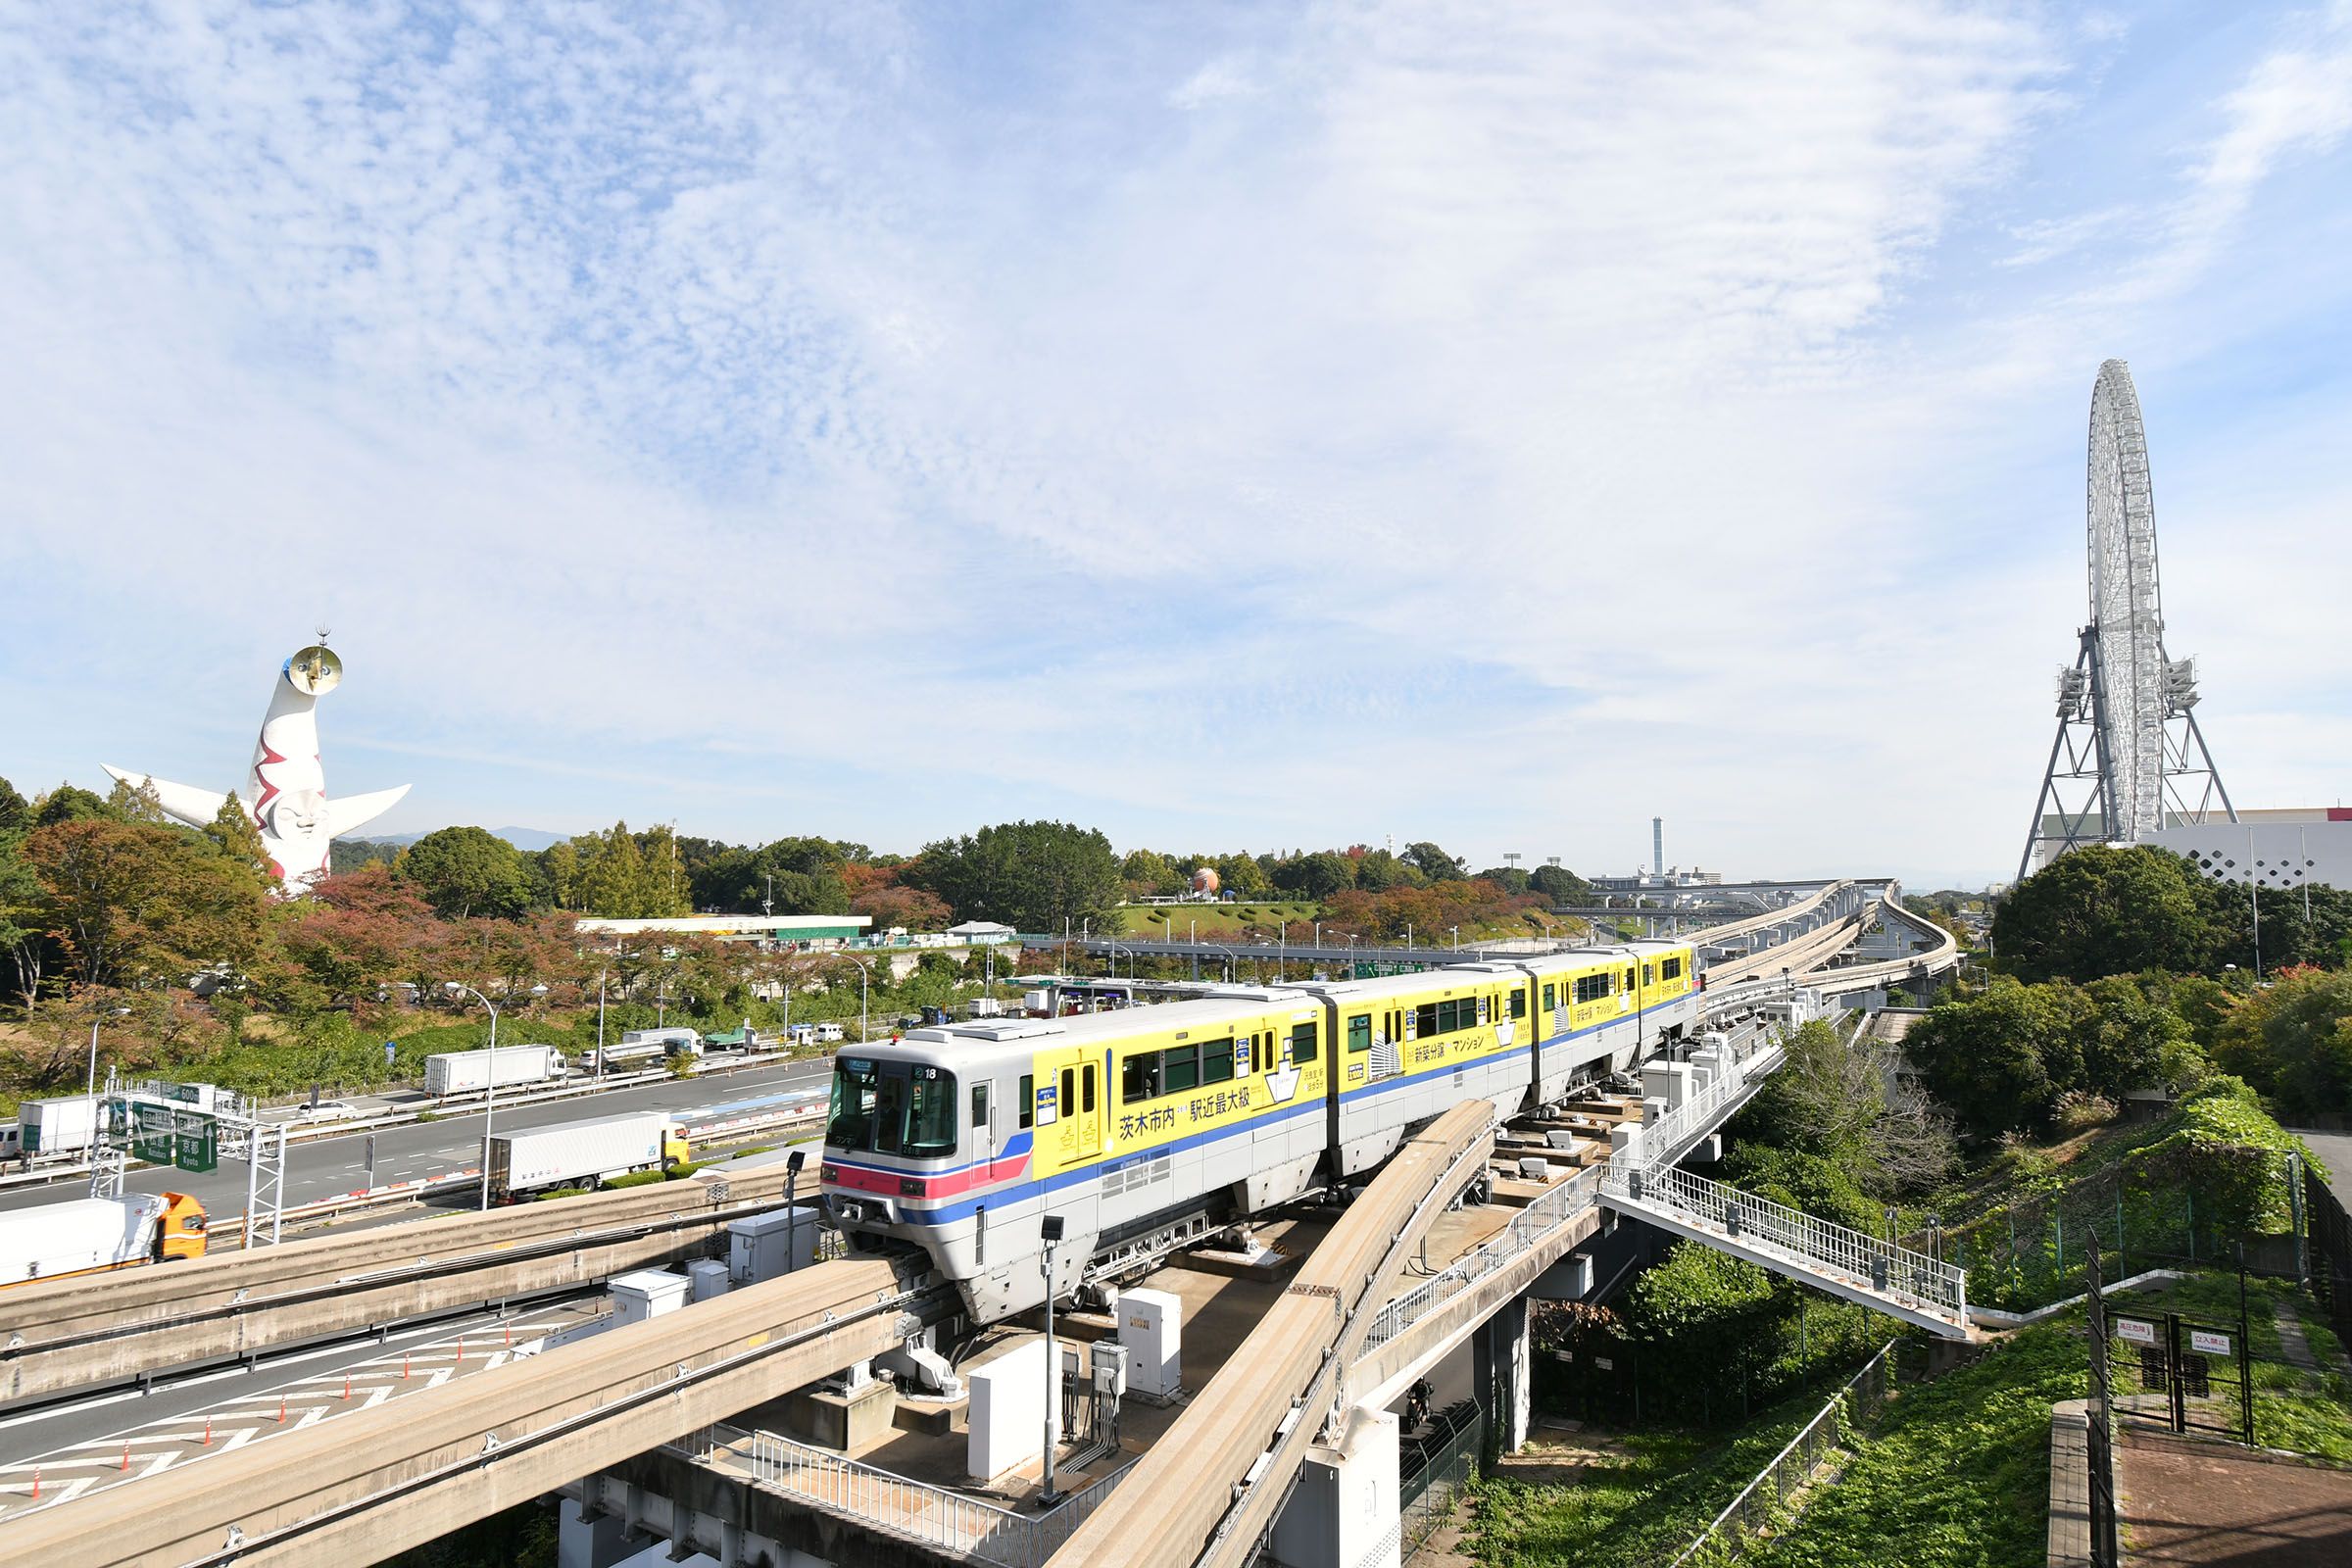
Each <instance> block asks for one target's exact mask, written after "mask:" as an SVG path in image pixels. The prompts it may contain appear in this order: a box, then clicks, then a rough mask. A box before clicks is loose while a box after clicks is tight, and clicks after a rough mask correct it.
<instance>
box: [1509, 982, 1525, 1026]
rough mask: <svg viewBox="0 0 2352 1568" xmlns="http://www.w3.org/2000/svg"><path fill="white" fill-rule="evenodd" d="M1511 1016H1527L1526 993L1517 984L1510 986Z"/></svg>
mask: <svg viewBox="0 0 2352 1568" xmlns="http://www.w3.org/2000/svg"><path fill="white" fill-rule="evenodd" d="M1511 1016H1512V1017H1514V1018H1524V1017H1526V1016H1527V993H1526V992H1524V991H1522V990H1520V989H1519V988H1518V987H1517V986H1513V987H1512V988H1511Z"/></svg>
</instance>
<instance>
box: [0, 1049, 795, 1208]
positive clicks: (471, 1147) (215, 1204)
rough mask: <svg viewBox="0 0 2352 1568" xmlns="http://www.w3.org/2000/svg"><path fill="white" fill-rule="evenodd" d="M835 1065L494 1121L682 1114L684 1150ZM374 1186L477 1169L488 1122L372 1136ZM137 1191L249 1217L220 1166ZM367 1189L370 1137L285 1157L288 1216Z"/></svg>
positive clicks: (517, 1107)
mask: <svg viewBox="0 0 2352 1568" xmlns="http://www.w3.org/2000/svg"><path fill="white" fill-rule="evenodd" d="M832 1072H833V1063H832V1061H831V1059H830V1058H821V1057H820V1058H816V1059H812V1060H808V1061H793V1062H782V1063H779V1064H777V1065H775V1066H773V1067H761V1068H754V1069H752V1070H750V1071H747V1072H737V1073H726V1074H723V1075H718V1076H712V1077H709V1078H685V1079H674V1080H670V1081H668V1082H663V1083H654V1084H648V1085H645V1086H644V1087H642V1088H634V1089H614V1090H611V1091H609V1092H607V1093H605V1094H601V1095H582V1096H577V1097H574V1098H571V1099H567V1100H558V1101H554V1102H549V1103H540V1104H523V1103H516V1104H513V1105H510V1104H507V1103H504V1102H503V1101H502V1102H501V1103H500V1104H499V1105H498V1107H497V1109H496V1110H495V1112H494V1117H495V1124H496V1126H497V1128H498V1129H499V1130H500V1131H502V1132H503V1131H509V1130H512V1129H516V1128H523V1127H546V1126H551V1125H553V1124H555V1123H557V1122H566V1121H580V1120H584V1119H586V1118H588V1117H591V1116H613V1115H618V1114H620V1113H621V1112H623V1111H631V1110H671V1111H676V1112H677V1113H678V1114H679V1116H680V1118H681V1119H683V1120H684V1121H685V1122H686V1134H687V1142H688V1144H689V1145H691V1144H692V1143H693V1141H694V1127H695V1124H696V1123H697V1122H711V1121H723V1120H727V1119H729V1118H732V1117H735V1116H741V1115H753V1114H757V1113H758V1112H759V1111H760V1110H762V1109H768V1108H773V1107H774V1106H775V1105H777V1104H779V1103H783V1102H784V1101H785V1100H787V1099H788V1098H789V1097H791V1096H793V1095H796V1094H805V1093H807V1092H809V1091H816V1090H822V1089H824V1088H825V1086H826V1084H827V1083H828V1082H829V1080H830V1079H831V1077H832ZM374 1137H375V1146H376V1159H375V1185H377V1186H378V1187H387V1186H391V1185H393V1184H394V1183H397V1182H407V1181H416V1180H417V1179H419V1178H424V1177H431V1176H441V1175H447V1174H449V1173H451V1172H454V1171H462V1170H470V1169H476V1168H478V1167H479V1165H480V1163H481V1156H482V1113H481V1111H479V1110H478V1109H477V1110H470V1111H466V1112H457V1113H452V1114H450V1115H448V1116H445V1117H444V1118H442V1119H441V1120H438V1121H429V1122H421V1123H410V1124H408V1125H405V1126H399V1127H386V1128H383V1129H382V1130H380V1131H379V1132H377V1133H376V1134H375V1135H374ZM124 1185H125V1187H126V1188H127V1189H128V1190H130V1191H132V1192H141V1193H160V1192H165V1191H171V1192H175V1193H189V1194H192V1195H194V1196H195V1197H196V1198H198V1199H200V1200H202V1201H203V1203H204V1205H205V1208H206V1211H207V1212H209V1213H210V1214H212V1215H213V1216H214V1217H215V1218H216V1219H231V1218H234V1217H236V1216H237V1215H239V1214H242V1213H243V1212H244V1211H245V1167H244V1165H243V1164H241V1163H239V1162H236V1161H232V1160H228V1159H222V1160H221V1167H220V1169H218V1170H215V1171H211V1172H208V1173H206V1174H204V1175H192V1174H189V1173H187V1172H183V1171H176V1170H163V1169H134V1170H132V1171H131V1172H130V1173H129V1175H128V1177H127V1178H125V1181H124ZM367 1185H368V1135H366V1134H364V1133H351V1134H348V1135H345V1136H342V1137H335V1138H324V1139H319V1140H317V1141H314V1142H311V1143H298V1144H291V1145H288V1146H287V1149H286V1192H285V1202H286V1205H287V1206H288V1207H294V1206H296V1205H298V1204H302V1203H315V1202H320V1201H324V1200H326V1199H330V1198H338V1197H341V1196H342V1195H343V1194H345V1193H351V1192H357V1191H359V1190H360V1189H362V1188H364V1187H366V1186H367ZM88 1192H89V1188H88V1185H87V1182H86V1180H83V1179H75V1180H71V1181H60V1182H55V1183H52V1184H50V1185H47V1186H39V1187H20V1188H17V1189H15V1190H13V1191H10V1192H7V1193H4V1194H0V1211H5V1210H8V1209H17V1208H26V1207H31V1206H34V1205H36V1204H40V1203H48V1202H55V1201H59V1200H61V1199H68V1198H80V1197H84V1196H86V1195H87V1194H88Z"/></svg>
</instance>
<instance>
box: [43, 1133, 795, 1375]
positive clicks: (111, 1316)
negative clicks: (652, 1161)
mask: <svg viewBox="0 0 2352 1568" xmlns="http://www.w3.org/2000/svg"><path fill="white" fill-rule="evenodd" d="M786 1182H787V1177H786V1174H785V1172H784V1170H783V1168H782V1167H780V1166H760V1167H757V1168H754V1169H750V1170H743V1171H737V1172H730V1173H726V1174H723V1175H722V1174H720V1173H719V1172H717V1171H705V1172H702V1173H700V1174H698V1175H697V1176H695V1177H693V1178H691V1179H689V1180H686V1181H674V1182H662V1183H660V1184H658V1185H654V1186H648V1187H637V1188H628V1189H624V1190H622V1191H619V1192H609V1193H593V1194H589V1195H586V1196H584V1197H580V1198H569V1199H559V1200H556V1201H551V1202H545V1203H522V1204H517V1205H515V1207H512V1208H499V1209H492V1210H490V1211H489V1212H488V1213H474V1214H457V1215H451V1216H449V1217H447V1218H444V1219H431V1220H422V1221H418V1222H417V1223H415V1224H408V1225H397V1226H391V1227H388V1228H385V1229H382V1230H372V1231H363V1232H358V1233H356V1234H350V1235H342V1236H321V1237H314V1238H311V1239H309V1240H305V1241H297V1242H287V1243H284V1244H283V1245H280V1246H277V1247H271V1248H265V1249H262V1250H257V1251H251V1252H223V1253H220V1254H217V1255H214V1256H210V1257H203V1258H198V1259H196V1260H194V1261H192V1262H185V1263H172V1264H165V1265H152V1266H149V1267H146V1268H138V1269H125V1270H123V1271H122V1272H120V1273H115V1274H107V1275H99V1276H74V1277H70V1278H66V1279H58V1280H44V1281H41V1282H38V1283H35V1284H30V1285H23V1286H19V1287H16V1288H14V1289H11V1290H8V1291H5V1292H0V1401H4V1402H12V1403H13V1402H16V1401H20V1400H25V1399H33V1398H40V1397H52V1396H56V1395H59V1394H63V1393H67V1392H70V1391H72V1390H75V1389H82V1388H88V1387H91V1386H93V1385H98V1386H104V1385H109V1384H116V1383H123V1382H128V1381H131V1380H134V1379H136V1378H138V1377H140V1376H141V1375H143V1374H153V1373H156V1372H160V1371H164V1370H167V1369H170V1368H175V1367H186V1366H196V1365H202V1364H204V1363H207V1362H214V1361H221V1360H233V1359H235V1358H237V1357H239V1356H243V1355H247V1354H251V1353H255V1352H259V1351H262V1350H265V1349H271V1348H283V1347H287V1346H293V1345H300V1344H303V1343H305V1342H307V1341H313V1340H318V1339H322V1338H326V1337H329V1336H336V1335H345V1334H350V1333H354V1332H364V1331H366V1330H368V1329H369V1328H372V1327H374V1326H375V1325H377V1324H383V1323H395V1322H399V1321H401V1320H402V1319H404V1318H412V1317H417V1316H422V1315H426V1314H430V1313H436V1312H443V1311H451V1310H457V1309H461V1308H465V1307H470V1306H475V1305H479V1304H482V1303H486V1302H495V1301H501V1300H511V1299H517V1298H522V1297H528V1296H533V1295H538V1294H542V1293H545V1292H550V1291H556V1290H564V1289H574V1288H582V1287H589V1286H594V1285H595V1284H597V1283H598V1282H600V1281H602V1280H604V1279H606V1278H608V1277H610V1276H611V1275H613V1274H616V1273H620V1272H624V1271H626V1270H628V1269H632V1268H644V1267H651V1266H654V1265H656V1264H660V1263H665V1262H670V1261H673V1260H675V1259H677V1258H681V1257H685V1256H688V1255H690V1254H697V1253H699V1252H700V1251H701V1250H703V1248H704V1246H705V1244H706V1243H708V1241H709V1240H710V1238H711V1236H712V1235H713V1234H715V1233H717V1232H719V1231H720V1230H722V1229H723V1228H724V1226H725V1224H726V1222H727V1221H728V1220H730V1219H736V1218H740V1217H742V1216H743V1215H745V1214H748V1213H755V1212H758V1211H759V1210H760V1209H763V1208H768V1207H772V1206H774V1205H775V1204H776V1203H777V1202H779V1201H782V1199H783V1197H784V1194H785V1188H786Z"/></svg>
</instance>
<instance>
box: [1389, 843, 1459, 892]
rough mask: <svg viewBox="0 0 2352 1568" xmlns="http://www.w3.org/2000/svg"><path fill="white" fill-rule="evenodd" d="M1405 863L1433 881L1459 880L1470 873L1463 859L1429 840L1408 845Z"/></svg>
mask: <svg viewBox="0 0 2352 1568" xmlns="http://www.w3.org/2000/svg"><path fill="white" fill-rule="evenodd" d="M1404 863H1405V864H1407V865H1409V866H1411V867H1412V868H1413V869H1414V870H1416V871H1418V872H1420V873H1421V874H1422V875H1423V876H1425V877H1427V878H1429V879H1430V880H1431V881H1432V882H1458V881H1460V880H1462V879H1463V878H1465V877H1467V876H1469V874H1470V872H1469V869H1468V867H1466V866H1464V865H1463V864H1462V862H1461V861H1459V860H1457V859H1455V858H1453V857H1452V856H1450V855H1447V854H1446V852H1445V851H1444V850H1441V849H1439V848H1438V847H1437V846H1436V845H1435V844H1431V843H1428V842H1427V841H1423V842H1422V843H1419V844H1408V845H1406V846H1405V847H1404Z"/></svg>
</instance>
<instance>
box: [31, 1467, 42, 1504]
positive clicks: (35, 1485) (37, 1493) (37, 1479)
mask: <svg viewBox="0 0 2352 1568" xmlns="http://www.w3.org/2000/svg"><path fill="white" fill-rule="evenodd" d="M32 1500H33V1501H35V1502H38V1501H40V1500H41V1473H40V1471H38V1470H35V1471H33V1473H32Z"/></svg>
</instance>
